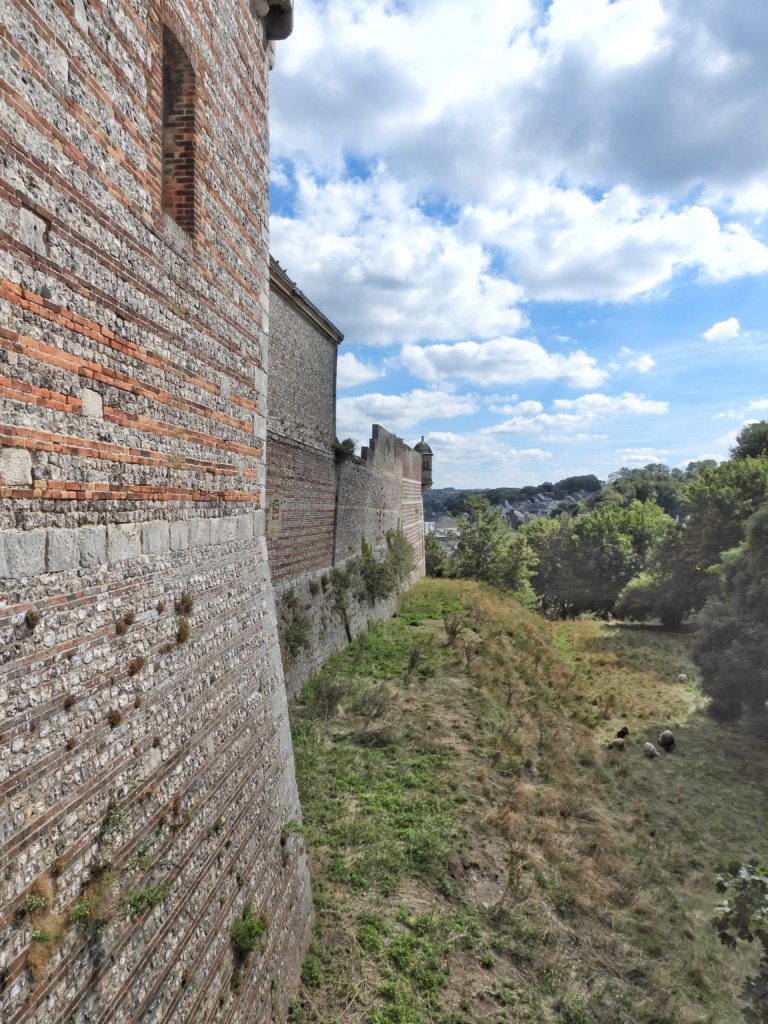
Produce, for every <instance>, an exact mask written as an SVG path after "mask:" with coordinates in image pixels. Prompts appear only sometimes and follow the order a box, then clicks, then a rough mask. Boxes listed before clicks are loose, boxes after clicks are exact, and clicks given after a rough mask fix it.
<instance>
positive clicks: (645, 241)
mask: <svg viewBox="0 0 768 1024" xmlns="http://www.w3.org/2000/svg"><path fill="white" fill-rule="evenodd" d="M543 7H545V8H546V12H545V13H544V12H543V11H542V8H543ZM475 8H476V9H475ZM475 8H473V12H472V17H471V18H467V17H466V2H465V0H420V2H419V3H413V4H404V3H390V2H388V0H305V3H304V4H303V6H302V10H301V16H300V17H297V19H296V28H295V31H294V34H293V36H292V37H291V38H290V39H288V40H286V42H285V43H283V44H281V46H280V48H279V54H278V64H277V68H276V70H275V72H274V73H273V77H272V89H271V95H272V113H273V117H272V151H273V163H274V166H275V167H276V168H277V171H278V177H277V179H276V180H277V183H278V184H281V185H282V186H283V187H286V168H287V167H288V166H293V168H294V169H295V171H296V173H297V181H296V182H295V184H296V186H297V187H298V190H299V194H300V195H299V208H298V209H297V211H296V216H295V217H293V218H287V219H288V221H289V223H288V224H287V225H286V224H285V223H283V221H284V220H285V219H286V218H280V217H276V218H275V219H274V229H275V241H276V243H277V251H278V252H280V254H281V256H282V258H283V259H284V260H285V261H286V262H287V263H288V264H289V266H294V267H296V268H298V267H299V266H302V268H303V264H304V262H305V259H304V258H305V257H306V256H307V255H308V254H309V253H312V252H313V249H312V243H317V244H318V245H319V251H318V257H319V258H324V259H325V260H326V271H325V273H326V275H327V276H328V277H336V275H337V270H338V269H339V268H338V267H337V265H336V264H335V262H334V259H336V258H337V259H339V260H340V262H341V270H342V285H343V284H344V280H345V271H346V270H347V267H346V263H347V258H348V257H349V258H352V257H350V255H349V253H348V251H347V250H348V249H350V248H351V249H352V250H353V251H354V254H353V255H354V257H357V258H358V259H357V262H358V265H359V266H360V270H361V279H362V280H363V281H366V282H367V283H368V284H369V286H371V287H372V288H373V292H374V297H378V298H383V299H384V301H383V307H384V309H385V310H386V307H387V305H388V304H391V303H390V302H389V301H388V300H392V299H393V298H395V296H394V295H393V294H392V291H393V290H392V289H391V288H384V289H383V295H382V294H380V292H379V289H378V287H377V284H376V282H377V281H378V280H379V279H384V280H387V279H393V280H394V281H397V283H398V284H397V286H398V288H399V289H400V291H401V292H402V293H403V298H404V301H405V304H406V305H408V306H409V310H408V315H407V317H406V318H405V319H406V320H407V319H409V318H410V317H411V316H412V315H413V313H414V311H415V310H416V309H417V304H416V303H413V302H409V299H410V297H411V292H412V291H413V290H416V291H418V289H419V284H420V283H423V284H424V285H427V286H429V285H431V284H432V285H434V284H444V283H445V280H444V276H443V274H441V273H440V271H439V269H438V270H436V271H435V270H432V269H431V264H432V263H433V262H434V260H433V259H431V258H430V257H429V255H428V254H429V253H430V252H432V253H433V255H434V253H435V252H436V251H437V250H439V249H440V244H441V243H440V241H439V236H441V231H440V230H437V231H436V234H437V236H438V238H435V237H434V236H433V237H431V238H430V239H429V240H427V241H426V244H425V239H424V237H423V235H424V229H425V227H426V225H431V226H432V227H435V228H437V229H445V230H446V234H447V235H449V236H451V237H452V239H453V244H454V245H456V246H458V247H459V249H463V248H464V247H466V246H469V245H471V243H472V242H475V243H477V244H478V245H479V246H480V247H481V249H484V250H485V252H488V251H490V250H491V248H493V249H494V253H495V255H498V256H499V257H500V259H499V260H498V262H497V264H496V265H495V266H494V271H493V272H491V271H490V270H489V268H488V267H487V266H486V267H485V268H484V269H483V271H482V273H485V274H487V275H488V276H490V277H491V278H492V279H494V278H499V277H500V276H503V275H502V271H501V270H500V267H501V263H502V259H503V258H504V257H505V258H506V271H505V273H506V275H507V276H508V277H509V278H510V279H511V281H512V282H513V283H514V284H519V285H522V286H524V287H525V289H526V291H527V292H528V294H529V295H530V296H533V297H535V298H541V299H548V298H558V299H577V300H580V299H597V300H599V301H607V300H610V301H614V300H623V299H626V298H631V297H635V296H640V295H646V294H648V293H649V292H653V291H654V290H655V289H658V288H660V287H662V286H664V285H665V284H667V283H668V282H669V281H670V280H672V279H673V278H674V276H675V275H676V274H678V273H680V272H681V271H683V270H684V269H686V268H687V269H689V270H693V271H694V272H697V273H698V274H699V275H700V277H701V278H702V279H703V280H715V281H720V280H727V279H730V278H733V277H738V276H741V275H744V274H754V273H763V272H765V271H766V270H768V250H766V247H765V246H764V245H763V244H762V242H761V241H759V240H758V238H756V237H754V236H753V235H752V234H751V233H750V232H751V229H752V225H753V221H752V220H750V219H749V217H750V215H751V214H752V213H754V212H756V211H761V210H762V211H768V188H766V187H765V180H766V175H767V174H768V122H767V121H766V119H765V117H764V116H763V112H764V110H765V107H766V105H768V75H767V74H766V70H765V61H764V53H765V50H766V47H767V46H768V19H766V18H765V16H764V12H763V11H762V7H761V5H760V4H754V3H753V4H749V3H747V2H746V0H741V2H740V3H738V4H736V5H733V4H727V3H725V0H706V2H702V0H553V2H551V3H549V4H548V5H542V4H538V3H533V2H531V0H488V2H486V3H483V4H482V5H475ZM660 96H663V97H664V101H663V103H660V102H659V97H660ZM744 125H749V126H750V130H749V131H745V130H744ZM382 154H386V160H387V166H386V173H384V171H383V170H382V169H380V170H379V171H378V172H376V174H377V175H378V177H379V179H380V182H379V183H377V184H376V186H375V187H373V188H372V187H371V183H370V178H369V177H367V175H370V168H371V167H376V165H377V164H380V161H381V158H382ZM350 158H351V159H352V160H353V161H354V163H353V164H352V169H350V167H349V164H348V161H349V160H350ZM376 174H375V175H374V177H375V176H376ZM385 179H388V180H389V182H390V184H391V188H389V191H390V192H391V189H392V188H394V189H398V188H399V189H401V190H402V200H401V202H400V205H398V203H394V204H393V201H392V196H391V195H386V193H387V191H388V186H386V185H385V184H384V182H385ZM307 183H312V184H313V185H314V188H315V189H316V190H317V194H314V193H313V194H310V195H303V196H302V195H301V193H302V191H304V192H306V191H307ZM329 183H330V184H329ZM339 186H341V187H347V188H348V189H351V190H352V191H354V190H358V191H359V192H361V193H365V194H367V196H368V202H367V206H366V210H365V217H363V218H361V217H357V218H356V223H355V225H354V229H353V231H352V238H351V239H350V237H349V236H350V227H349V225H348V224H345V223H344V218H342V219H341V222H340V224H339V226H338V230H337V229H336V228H333V229H329V228H328V226H327V225H325V227H323V225H322V224H321V223H319V222H318V220H317V213H316V208H317V207H319V206H323V204H327V200H326V197H325V195H324V193H325V191H326V190H327V188H328V187H330V188H331V189H334V188H337V187H339ZM309 191H310V192H312V189H311V188H310V189H309ZM693 195H695V196H696V197H697V198H696V199H695V200H693V199H691V196H693ZM352 205H353V206H354V203H352ZM418 214H420V215H421V217H422V218H423V221H424V223H422V224H421V225H419V224H418V221H419V217H418ZM739 216H742V218H743V220H742V221H740V220H739ZM320 219H321V220H322V217H321V218H320ZM414 224H416V226H418V227H419V231H417V232H416V239H417V242H416V250H417V252H416V253H415V254H414V258H413V259H409V252H408V250H409V245H408V239H409V236H410V235H411V234H413V230H412V229H413V227H414ZM382 227H383V228H384V232H383V235H382V233H381V229H382ZM289 231H296V232H298V233H299V234H303V236H304V237H303V238H302V239H301V241H300V242H299V243H298V244H297V245H296V247H295V248H293V247H292V248H291V249H290V250H289V249H288V240H287V239H286V235H287V234H288V233H289ZM329 233H330V234H331V235H332V234H334V233H336V234H338V236H339V238H340V239H344V240H345V241H346V242H347V245H339V246H334V245H332V244H330V239H329ZM379 237H381V241H382V249H383V252H382V253H381V258H376V242H377V241H378V240H379ZM403 240H405V241H404V245H403V246H402V248H403V249H404V252H405V265H406V273H405V274H404V275H401V274H400V273H399V272H398V270H397V269H396V268H397V260H396V259H395V255H396V253H397V252H398V251H400V250H401V244H400V243H401V242H403ZM306 242H308V243H309V247H308V248H302V245H303V244H304V243H306ZM435 246H437V250H436V248H435ZM294 255H295V256H297V257H300V258H301V259H300V262H298V261H297V259H294V258H293V257H294ZM425 255H426V258H424V257H425ZM369 261H370V262H369ZM441 262H442V258H441V259H438V263H441ZM414 271H415V273H412V272H414ZM449 276H450V275H449ZM468 277H469V284H468V287H469V291H470V292H472V291H474V292H475V293H477V292H478V287H480V290H481V291H486V290H487V287H486V286H482V282H481V281H480V280H479V279H478V271H477V268H476V266H475V264H474V263H473V261H472V260H470V265H469V268H468ZM350 280H351V278H350ZM303 283H304V282H303ZM310 284H311V287H312V291H313V293H318V288H317V287H315V283H314V280H313V281H312V282H309V281H307V282H306V285H307V287H308V288H309V287H310ZM323 287H324V288H325V286H323ZM325 290H326V291H327V292H329V293H330V292H331V291H332V289H330V288H325ZM425 294H426V291H425ZM431 294H432V295H435V294H439V295H440V297H441V305H443V306H444V307H445V309H446V311H448V310H449V309H450V306H451V304H453V303H454V302H456V296H454V294H453V288H452V287H449V288H448V289H446V290H442V291H440V290H438V291H433V292H432V293H431ZM508 299H509V295H506V296H505V297H504V298H503V299H502V300H501V305H502V306H504V305H505V303H506V302H507V301H508ZM349 301H353V300H349ZM498 301H499V299H498V297H497V296H491V305H492V306H494V305H496V304H497V302H498ZM516 301H517V299H515V298H512V299H511V305H513V306H514V304H515V302H516ZM463 305H464V304H463V303H462V302H458V303H457V309H458V313H459V315H458V320H459V322H460V323H464V324H465V323H466V322H467V321H466V319H465V315H464V313H463V312H462V306H463ZM380 307H381V304H380V303H377V304H376V308H375V309H374V311H373V313H372V315H371V316H370V317H369V318H368V319H367V320H366V321H365V323H364V324H362V325H361V326H358V321H359V319H360V316H359V314H360V310H359V309H356V310H354V311H353V312H354V314H355V316H354V317H352V318H351V319H352V320H353V323H354V326H353V327H352V328H350V326H349V324H346V323H345V324H344V326H345V328H346V329H347V331H348V333H351V334H354V335H355V336H357V334H358V333H359V334H360V336H361V337H363V336H366V337H367V336H368V334H376V331H375V329H374V327H373V325H374V324H375V323H376V321H377V320H378V319H379V316H378V314H379V312H380ZM346 308H347V303H346V302H345V301H344V300H343V299H339V300H337V304H336V307H335V308H334V311H333V312H334V315H335V316H336V317H337V319H343V317H340V316H339V313H338V311H337V310H344V311H345V310H346ZM476 308H477V307H476ZM418 319H419V318H418V317H417V320H418ZM441 319H442V321H443V323H445V322H447V321H448V320H449V317H448V316H447V315H446V316H444V317H442V318H441ZM385 321H386V318H385ZM419 329H420V328H419V325H418V324H417V325H416V328H415V330H417V331H418V330H419ZM513 329H514V328H513V327H511V326H510V325H509V324H508V323H507V324H506V325H505V326H504V327H497V328H496V329H495V330H488V331H483V330H478V329H475V330H472V329H467V330H465V331H464V334H463V336H464V337H470V336H474V337H491V336H492V335H493V334H494V333H508V332H510V331H511V330H513ZM429 331H430V333H421V334H420V335H419V337H420V338H422V339H430V340H431V339H435V340H447V339H449V338H451V339H452V338H456V339H458V338H461V337H462V332H461V330H460V329H459V328H458V327H457V328H456V329H455V330H454V331H453V332H452V333H450V334H446V333H445V332H444V330H441V329H438V328H437V327H436V325H434V324H432V325H431V326H429ZM381 332H382V333H383V334H387V331H386V327H382V328H381ZM392 333H393V332H390V333H389V334H387V337H391V336H392ZM400 340H409V338H407V337H405V336H404V335H403V336H401V338H400ZM410 340H415V339H414V338H413V336H411V338H410Z"/></svg>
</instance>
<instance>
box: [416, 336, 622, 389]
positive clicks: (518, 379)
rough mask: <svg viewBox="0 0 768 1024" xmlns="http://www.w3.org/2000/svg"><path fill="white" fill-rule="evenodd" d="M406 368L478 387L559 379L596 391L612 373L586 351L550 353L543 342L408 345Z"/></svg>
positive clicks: (512, 340) (511, 340) (428, 376)
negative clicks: (477, 385)
mask: <svg viewBox="0 0 768 1024" xmlns="http://www.w3.org/2000/svg"><path fill="white" fill-rule="evenodd" d="M401 360H402V363H403V366H405V367H406V368H407V369H408V370H410V371H411V373H413V374H414V375H416V376H418V377H421V378H422V379H423V380H433V381H439V380H445V379H447V378H450V377H456V378H458V379H460V380H466V381H469V382H471V383H473V384H481V385H482V384H487V385H498V384H525V383H527V382H528V381H532V380H560V381H563V382H564V383H566V384H568V385H570V386H571V387H575V388H589V387H596V386H598V385H600V384H602V383H603V382H604V381H605V380H606V378H607V377H608V374H607V372H606V371H605V370H601V369H600V368H599V367H598V366H597V363H596V362H595V360H594V359H593V358H592V357H591V356H588V355H587V354H586V352H581V351H576V352H569V353H568V355H562V354H560V353H551V352H547V350H546V349H545V348H543V347H542V346H541V345H540V344H539V343H538V342H536V341H530V340H525V339H522V338H508V337H502V338H495V339H493V340H492V341H486V342H476V341H462V342H458V343H457V344H455V345H446V344H437V345H422V346H419V345H405V346H404V347H403V350H402V353H401Z"/></svg>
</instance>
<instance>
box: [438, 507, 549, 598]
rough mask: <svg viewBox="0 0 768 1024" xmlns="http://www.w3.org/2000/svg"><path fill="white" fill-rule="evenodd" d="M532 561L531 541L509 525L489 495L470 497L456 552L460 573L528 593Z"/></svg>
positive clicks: (522, 594) (455, 562)
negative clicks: (491, 501)
mask: <svg viewBox="0 0 768 1024" xmlns="http://www.w3.org/2000/svg"><path fill="white" fill-rule="evenodd" d="M532 561H533V556H532V553H531V551H530V548H529V546H528V542H527V540H526V539H525V538H524V537H523V536H522V535H521V534H518V533H516V532H515V531H514V530H512V529H511V528H510V527H509V526H507V524H506V523H505V522H504V520H503V519H502V518H501V515H500V513H499V512H496V511H494V510H493V509H492V508H491V506H490V504H489V503H488V501H486V499H485V498H480V497H477V496H475V497H471V498H468V499H467V515H466V517H465V518H462V519H460V520H459V542H458V544H457V545H456V550H455V552H454V555H453V569H454V572H455V574H456V575H457V576H463V577H465V578H467V579H473V580H483V581H485V582H486V583H491V584H492V585H493V586H497V587H503V588H505V589H507V590H512V591H515V592H517V593H518V594H520V595H521V596H524V595H525V593H526V591H527V590H528V586H529V583H528V581H529V579H530V575H531V567H532Z"/></svg>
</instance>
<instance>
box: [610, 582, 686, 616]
mask: <svg viewBox="0 0 768 1024" xmlns="http://www.w3.org/2000/svg"><path fill="white" fill-rule="evenodd" d="M613 612H614V615H616V616H618V618H620V619H633V620H634V621H635V622H647V621H648V620H649V619H661V622H662V624H663V625H664V626H666V627H667V628H668V629H674V628H676V627H677V626H679V625H680V623H681V622H682V621H683V616H684V614H685V608H684V607H681V605H680V604H679V602H677V601H675V595H674V593H672V592H671V591H670V589H669V587H667V586H665V581H664V580H663V579H661V578H660V577H658V576H654V575H652V574H651V573H647V572H641V573H640V575H639V576H635V578H634V579H632V580H630V581H629V583H627V585H626V586H625V587H624V589H623V590H622V591H621V593H620V594H619V596H618V599H617V601H616V604H615V606H614V609H613Z"/></svg>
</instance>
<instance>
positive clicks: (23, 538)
mask: <svg viewBox="0 0 768 1024" xmlns="http://www.w3.org/2000/svg"><path fill="white" fill-rule="evenodd" d="M45 532H46V531H45V530H29V531H27V532H22V531H20V530H19V531H13V532H10V533H7V534H6V535H5V560H6V564H7V572H8V576H9V577H10V578H11V579H19V578H20V577H22V576H42V574H43V573H44V572H45Z"/></svg>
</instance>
